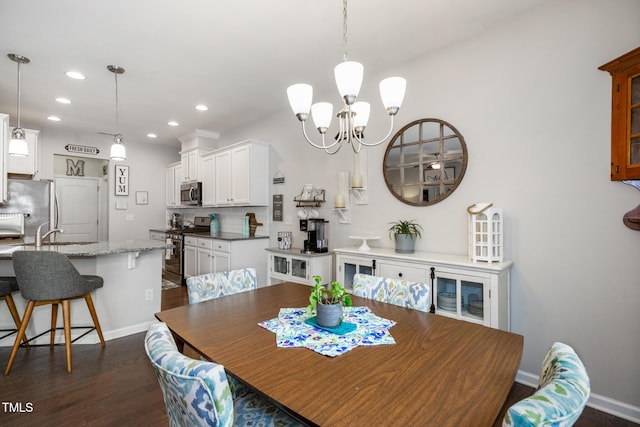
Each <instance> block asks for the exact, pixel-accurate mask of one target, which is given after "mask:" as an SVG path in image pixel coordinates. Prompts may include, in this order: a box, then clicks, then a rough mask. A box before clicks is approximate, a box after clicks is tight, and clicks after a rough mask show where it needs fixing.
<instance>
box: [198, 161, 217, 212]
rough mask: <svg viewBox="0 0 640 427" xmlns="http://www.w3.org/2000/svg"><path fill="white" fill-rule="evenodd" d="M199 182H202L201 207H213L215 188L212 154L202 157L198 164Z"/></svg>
mask: <svg viewBox="0 0 640 427" xmlns="http://www.w3.org/2000/svg"><path fill="white" fill-rule="evenodd" d="M200 165H201V166H202V167H201V169H200V180H201V181H202V205H203V206H213V205H215V204H216V188H215V178H216V177H215V156H214V154H213V153H210V154H206V155H204V156H202V161H201V162H200Z"/></svg>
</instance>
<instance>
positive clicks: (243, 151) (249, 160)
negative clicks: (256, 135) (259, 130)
mask: <svg viewBox="0 0 640 427" xmlns="http://www.w3.org/2000/svg"><path fill="white" fill-rule="evenodd" d="M214 169H215V172H214V177H215V178H214V181H215V200H216V205H218V206H225V205H227V206H234V205H235V206H268V204H269V145H268V144H265V143H262V142H258V141H243V142H239V143H237V144H234V145H231V146H229V147H227V148H226V149H224V150H219V151H216V153H215V154H214Z"/></svg>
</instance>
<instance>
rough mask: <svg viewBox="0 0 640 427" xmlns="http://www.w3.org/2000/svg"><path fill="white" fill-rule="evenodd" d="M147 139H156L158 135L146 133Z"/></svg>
mask: <svg viewBox="0 0 640 427" xmlns="http://www.w3.org/2000/svg"><path fill="white" fill-rule="evenodd" d="M147 137H149V138H157V137H158V135H156V134H155V133H148V134H147Z"/></svg>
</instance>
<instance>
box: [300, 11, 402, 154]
mask: <svg viewBox="0 0 640 427" xmlns="http://www.w3.org/2000/svg"><path fill="white" fill-rule="evenodd" d="M342 3H343V8H342V10H343V33H342V36H343V37H342V38H343V48H344V54H343V62H341V63H339V64H338V65H336V67H335V68H334V77H335V81H336V86H337V88H338V93H339V94H340V97H341V98H342V103H343V105H342V108H341V109H340V110H339V111H338V112H337V113H336V117H337V118H338V122H339V130H338V132H337V135H336V138H335V141H332V142H327V141H326V140H325V135H326V133H327V132H328V130H329V126H330V125H331V119H332V116H333V105H332V104H330V103H328V102H317V103H315V104H313V105H312V103H313V87H311V85H309V84H306V83H296V84H293V85H291V86H289V87H288V88H287V96H288V98H289V104H290V105H291V109H292V110H293V114H294V115H295V116H296V117H297V118H298V120H299V121H300V122H302V134H303V135H304V138H305V140H306V141H307V142H308V143H309V144H310V145H312V146H313V147H315V148H319V149H322V150H324V151H325V152H326V153H328V154H335V153H337V152H338V151H339V150H340V148H341V147H342V143H343V142H345V143H347V144H350V145H351V148H352V149H353V151H354V152H355V153H358V152H360V150H361V148H362V146H367V147H371V146H375V145H378V144H382V143H383V142H384V141H385V140H386V139H387V138H389V136H390V135H391V131H392V130H393V118H394V116H395V115H396V114H397V113H398V110H399V109H400V106H401V105H402V101H403V99H404V95H405V91H406V85H407V81H406V80H405V79H404V78H402V77H389V78H386V79H384V80H383V81H381V82H380V86H379V88H380V97H381V98H382V103H383V105H384V108H385V110H386V112H387V114H388V115H389V119H390V127H389V131H388V132H387V134H386V135H385V136H384V137H383V138H382V139H381V140H379V141H377V142H373V143H370V142H365V141H364V129H365V127H366V126H367V123H368V121H369V114H370V112H371V105H370V104H369V103H368V102H361V101H357V99H358V94H359V93H360V87H361V86H362V78H363V75H364V66H363V65H362V64H361V63H359V62H355V61H349V60H348V59H347V0H343V2H342ZM309 111H311V116H312V118H313V122H314V124H315V126H316V128H317V129H318V132H319V133H320V135H321V138H322V142H321V143H319V144H316V143H314V142H313V141H312V140H311V139H310V138H309V136H308V135H307V130H306V125H305V123H306V120H307V118H308V117H309Z"/></svg>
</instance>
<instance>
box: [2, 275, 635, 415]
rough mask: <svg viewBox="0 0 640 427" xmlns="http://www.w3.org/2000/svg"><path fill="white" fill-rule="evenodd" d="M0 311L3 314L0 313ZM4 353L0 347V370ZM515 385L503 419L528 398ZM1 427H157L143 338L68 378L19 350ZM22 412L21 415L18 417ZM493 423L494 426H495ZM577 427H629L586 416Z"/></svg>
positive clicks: (168, 303)
mask: <svg viewBox="0 0 640 427" xmlns="http://www.w3.org/2000/svg"><path fill="white" fill-rule="evenodd" d="M187 303H188V299H187V295H186V289H185V288H184V287H180V288H175V289H168V290H165V291H162V308H163V309H167V308H171V307H176V306H179V305H183V304H187ZM0 309H3V310H4V309H5V308H4V307H3V306H1V305H0ZM10 351H11V348H10V347H0V366H2V368H3V369H4V366H6V363H7V360H8V358H9V353H10ZM532 392H533V390H532V389H531V388H530V387H527V386H524V385H522V384H518V383H515V384H514V385H513V388H512V389H511V392H510V394H509V397H508V399H507V401H506V402H505V405H504V408H503V413H504V411H505V410H506V408H508V407H509V406H510V405H511V404H513V403H515V402H517V401H518V400H520V399H522V398H524V397H526V396H528V395H530V394H531V393H532ZM0 404H1V406H0V425H1V426H20V427H23V426H62V425H65V426H67V425H68V426H119V427H126V426H163V425H167V415H166V411H165V407H164V402H163V400H162V392H161V391H160V386H159V385H158V382H157V380H156V377H155V375H154V372H153V370H152V368H151V365H150V364H149V361H148V359H147V356H146V354H145V351H144V333H140V334H135V335H131V336H128V337H124V338H119V339H115V340H111V341H108V342H107V346H106V348H104V349H103V348H101V347H100V345H99V344H95V345H80V344H77V345H74V346H73V372H72V373H67V371H66V368H65V350H64V346H56V347H54V348H53V349H49V348H48V347H34V348H31V349H29V350H25V349H20V351H19V352H18V356H17V358H16V361H15V363H14V365H13V368H12V370H11V374H10V375H9V376H7V377H4V376H1V377H0ZM20 410H22V412H20ZM500 424H501V417H500V418H499V420H497V421H496V423H495V424H494V425H495V426H500ZM576 426H578V427H590V426H603V427H604V426H607V427H628V426H637V424H634V423H631V422H629V421H626V420H622V419H620V418H616V417H613V416H611V415H608V414H605V413H602V412H599V411H596V410H594V409H591V408H586V409H585V411H584V413H583V414H582V416H581V417H580V419H579V420H578V422H577V423H576Z"/></svg>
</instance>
